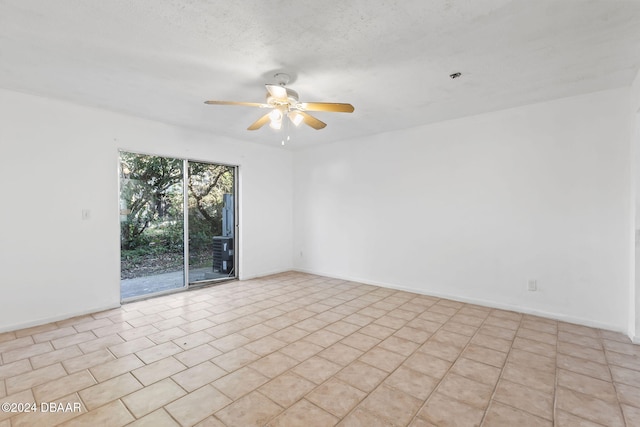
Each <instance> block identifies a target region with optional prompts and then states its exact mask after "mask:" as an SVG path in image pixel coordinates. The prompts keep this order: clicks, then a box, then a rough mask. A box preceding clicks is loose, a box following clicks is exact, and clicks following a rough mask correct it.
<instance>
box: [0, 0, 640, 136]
mask: <svg viewBox="0 0 640 427" xmlns="http://www.w3.org/2000/svg"><path fill="white" fill-rule="evenodd" d="M638 68H640V1H635V0H634V1H622V0H428V1H427V0H378V1H371V0H369V1H365V0H349V1H344V0H323V1H304V0H298V1H293V0H290V1H285V0H270V1H262V0H244V1H242V0H238V1H228V0H227V1H214V0H208V1H205V0H101V1H98V0H56V1H51V0H0V87H4V88H6V89H12V90H17V91H22V92H27V93H33V94H38V95H44V96H49V97H53V98H60V99H64V100H68V101H72V102H75V103H79V104H83V105H89V106H95V107H102V108H106V109H109V110H113V111H119V112H123V113H127V114H131V115H136V116H140V117H145V118H150V119H154V120H159V121H162V122H167V123H172V124H177V125H181V126H186V127H190V128H196V129H201V130H205V131H209V132H212V133H213V134H223V135H228V136H231V137H235V138H238V139H244V140H248V141H254V142H260V143H265V144H269V145H277V144H278V143H279V141H280V138H281V135H282V134H279V133H277V132H276V131H273V130H272V129H270V128H268V126H267V127H265V128H263V129H261V130H259V131H255V132H249V131H247V130H246V127H247V126H248V125H249V124H250V123H252V122H253V121H254V120H256V119H257V118H258V117H259V116H260V115H261V114H263V112H264V111H263V110H259V109H252V108H247V107H235V106H209V105H205V104H204V103H203V101H205V100H206V99H218V100H238V101H254V102H262V101H263V100H264V93H265V90H264V86H263V85H264V84H265V83H273V82H274V80H273V78H272V76H273V74H274V73H275V72H279V71H285V72H287V73H289V74H291V75H292V77H293V81H292V82H291V83H290V84H289V86H290V87H291V88H293V89H295V90H297V91H298V92H299V93H300V99H301V101H318V102H349V103H352V104H353V105H354V106H355V112H354V113H353V114H340V113H316V114H315V115H316V116H317V117H318V118H320V119H321V120H323V121H326V122H327V123H328V126H327V127H326V128H325V129H323V130H320V131H316V130H313V129H311V128H309V127H304V126H303V127H301V128H299V129H293V130H291V131H290V132H291V136H292V139H293V141H292V143H291V144H290V146H292V147H296V146H302V147H304V146H307V145H309V144H314V143H323V142H329V141H336V140H341V139H347V138H352V137H358V136H365V135H370V134H374V133H379V132H385V131H390V130H396V129H401V128H407V127H412V126H416V125H421V124H426V123H431V122H435V121H440V120H444V119H450V118H455V117H461V116H466V115H470V114H476V113H481V112H487V111H492V110H497V109H502V108H508V107H513V106H518V105H523V104H528V103H532V102H538V101H543V100H549V99H554V98H559V97H564V96H571V95H576V94H580V93H586V92H592V91H597V90H603V89H609V88H615V87H621V86H628V85H630V84H631V81H632V79H633V77H634V76H635V74H636V73H637V71H638ZM456 71H459V72H461V73H463V75H462V77H461V78H459V79H456V80H451V79H450V78H449V77H448V75H449V74H450V73H452V72H456Z"/></svg>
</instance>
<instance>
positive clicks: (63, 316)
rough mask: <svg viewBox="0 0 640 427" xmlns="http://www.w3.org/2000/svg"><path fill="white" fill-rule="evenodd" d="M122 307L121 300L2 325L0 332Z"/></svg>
mask: <svg viewBox="0 0 640 427" xmlns="http://www.w3.org/2000/svg"><path fill="white" fill-rule="evenodd" d="M118 307H120V302H118V303H114V304H109V305H106V306H99V307H94V308H91V309H88V310H81V311H74V312H70V313H65V314H60V315H56V316H50V317H43V318H40V319H37V320H30V321H28V322H21V323H14V324H10V325H5V326H1V327H0V332H9V331H18V330H20V329H26V328H31V327H34V326H40V325H45V324H47V323H52V322H58V321H60V320H66V319H71V318H73V317H78V316H84V315H86V314H92V313H99V312H101V311H106V310H111V309H114V308H118Z"/></svg>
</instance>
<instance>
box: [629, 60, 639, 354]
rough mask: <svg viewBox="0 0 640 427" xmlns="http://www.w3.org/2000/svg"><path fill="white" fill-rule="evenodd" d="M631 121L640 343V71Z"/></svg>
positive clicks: (633, 301) (632, 320)
mask: <svg viewBox="0 0 640 427" xmlns="http://www.w3.org/2000/svg"><path fill="white" fill-rule="evenodd" d="M629 121H630V135H631V144H630V145H631V150H632V172H633V177H634V181H633V186H634V188H633V197H634V199H635V204H634V206H633V208H634V217H635V223H634V229H633V231H634V235H635V239H634V243H635V245H634V253H633V263H634V269H633V270H632V274H633V275H634V280H633V283H632V286H631V288H630V292H629V304H630V308H629V310H630V316H629V334H630V336H631V337H632V339H633V341H634V342H635V343H638V344H640V71H639V72H638V74H637V75H636V78H635V80H634V82H633V84H632V86H631V96H630V104H629Z"/></svg>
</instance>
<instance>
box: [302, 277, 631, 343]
mask: <svg viewBox="0 0 640 427" xmlns="http://www.w3.org/2000/svg"><path fill="white" fill-rule="evenodd" d="M294 271H298V272H301V273H308V274H316V275H319V276H324V277H330V278H332V279H340V280H348V281H350V282H357V283H362V284H365V285H373V286H380V287H383V288H389V289H396V290H399V291H406V292H412V293H415V294H420V295H426V296H432V297H437V298H444V299H450V300H453V301H459V302H464V303H468V304H476V305H481V306H484V307H489V308H496V309H500V310H508V311H516V312H518V313H523V314H530V315H533V316H539V317H545V318H547V319H553V320H559V321H562V322H567V323H574V324H577V325H583V326H588V327H590V328H598V329H605V330H608V331H613V332H620V333H622V334H625V335H628V331H627V330H624V329H621V328H619V327H617V326H615V325H611V324H607V323H602V322H595V321H593V320H591V319H584V318H581V317H575V316H568V315H566V314H563V313H554V312H549V311H544V310H538V309H533V308H529V307H524V306H520V305H515V304H504V303H499V302H495V301H490V300H483V299H479V298H470V297H466V296H462V295H456V294H447V293H441V292H427V291H425V290H422V289H415V288H411V287H407V286H399V285H396V284H392V283H384V282H378V281H372V280H368V279H362V278H359V277H348V276H341V275H335V274H331V273H325V272H318V271H313V270H310V269H303V268H296V269H295V270H294ZM636 338H640V337H636ZM634 342H637V341H634Z"/></svg>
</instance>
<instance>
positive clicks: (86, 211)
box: [82, 209, 91, 221]
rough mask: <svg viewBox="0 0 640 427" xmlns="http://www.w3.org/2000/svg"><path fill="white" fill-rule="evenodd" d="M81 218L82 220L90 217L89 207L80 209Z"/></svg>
mask: <svg viewBox="0 0 640 427" xmlns="http://www.w3.org/2000/svg"><path fill="white" fill-rule="evenodd" d="M82 219H83V220H84V221H86V220H89V219H91V211H90V210H89V209H82Z"/></svg>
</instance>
